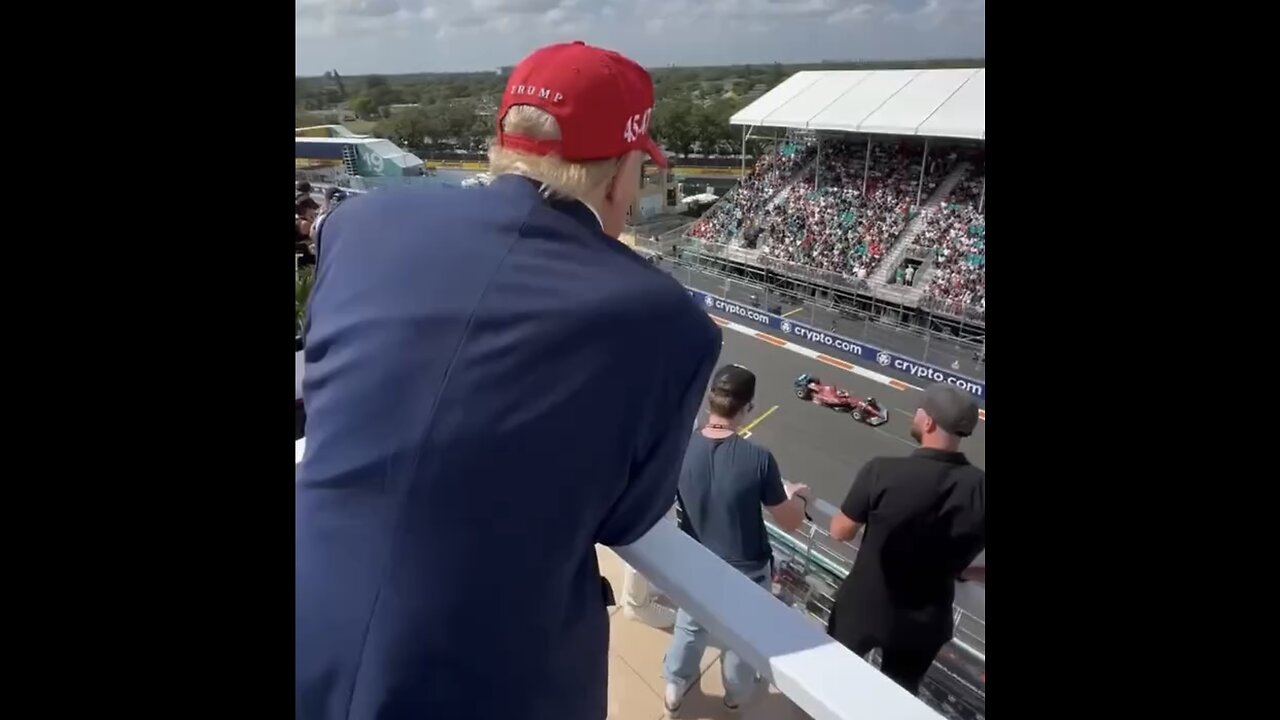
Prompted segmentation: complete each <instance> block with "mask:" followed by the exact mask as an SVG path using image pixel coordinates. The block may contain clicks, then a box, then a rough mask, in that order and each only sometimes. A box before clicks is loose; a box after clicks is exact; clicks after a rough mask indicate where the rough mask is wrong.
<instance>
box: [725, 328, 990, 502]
mask: <svg viewBox="0 0 1280 720" xmlns="http://www.w3.org/2000/svg"><path fill="white" fill-rule="evenodd" d="M711 317H712V319H713V320H715V321H716V324H718V325H720V328H721V331H722V333H723V335H724V345H723V347H721V348H720V359H719V361H718V362H717V367H719V366H720V365H723V364H725V363H737V364H738V365H742V366H743V367H745V368H747V369H749V370H751V371H752V372H754V373H755V374H756V398H755V411H754V412H753V413H752V415H751V417H749V418H747V422H746V424H744V426H743V429H742V431H741V432H740V434H741V435H743V436H744V437H747V438H748V439H750V440H751V441H752V442H756V443H759V444H761V445H763V446H764V447H766V448H768V449H769V450H770V451H772V452H773V456H774V457H775V458H777V460H778V465H779V467H780V468H781V470H782V476H783V477H784V478H786V479H787V480H790V481H791V482H799V483H804V484H806V485H808V486H809V489H810V491H811V492H812V496H813V497H817V498H821V499H823V500H825V501H827V502H829V503H831V504H832V505H834V506H836V507H839V506H840V503H841V502H842V501H843V500H844V497H845V494H846V493H848V491H849V486H850V485H851V484H852V483H853V478H854V476H855V475H857V472H858V469H859V468H861V467H862V465H863V463H865V462H866V461H867V460H869V459H870V458H873V457H876V456H878V455H889V456H903V455H908V454H910V453H911V452H912V451H913V450H914V449H915V448H916V447H918V446H917V444H916V442H915V441H914V440H912V439H911V432H910V428H911V418H912V416H913V415H915V409H916V406H917V404H918V403H919V401H920V395H921V393H920V390H919V389H917V388H915V387H912V386H910V385H907V384H905V383H903V382H901V381H899V380H896V379H891V378H888V377H886V376H884V375H881V374H880V373H876V372H874V371H871V370H867V369H864V368H862V367H859V366H855V365H853V364H852V363H848V362H844V361H842V360H839V359H837V358H828V357H826V356H823V359H821V360H819V359H818V358H817V356H818V355H819V354H820V353H818V352H816V351H814V350H810V349H808V348H805V347H802V346H799V345H796V344H794V343H789V342H787V341H785V340H783V339H782V338H779V337H776V336H773V335H769V334H768V333H764V332H761V331H759V330H756V329H755V328H751V327H748V326H745V325H740V324H738V323H735V322H733V321H731V320H729V319H727V318H724V317H720V316H717V315H715V314H712V315H711ZM803 373H809V375H811V376H816V377H817V378H819V379H820V380H822V382H823V383H827V384H833V385H836V386H837V387H841V388H843V389H845V390H847V391H849V393H850V394H852V395H856V396H860V397H864V398H865V397H867V396H871V397H874V398H876V400H877V401H879V402H880V403H881V405H882V406H884V407H887V408H889V422H887V423H885V424H884V425H881V426H880V427H878V428H873V427H870V426H868V425H864V424H862V423H859V422H856V421H854V420H853V419H852V418H851V417H849V414H848V413H840V412H836V411H834V410H831V409H830V408H825V407H822V406H821V405H817V404H814V403H812V402H806V401H804V400H801V399H799V398H797V397H796V393H795V386H794V385H793V383H794V382H795V379H796V378H797V377H799V376H800V375H801V374H803ZM705 417H706V405H705V403H704V405H703V415H702V419H705ZM982 418H983V419H982V420H980V421H979V422H978V428H977V430H975V431H974V433H973V435H972V436H970V437H968V438H965V439H964V441H963V442H962V443H961V446H960V447H961V450H962V451H963V452H964V454H965V455H966V456H968V458H969V461H970V462H972V463H973V464H974V465H976V466H978V467H980V468H982V469H984V470H985V469H986V464H987V449H986V432H987V427H986V426H987V423H986V412H985V411H983V412H982Z"/></svg>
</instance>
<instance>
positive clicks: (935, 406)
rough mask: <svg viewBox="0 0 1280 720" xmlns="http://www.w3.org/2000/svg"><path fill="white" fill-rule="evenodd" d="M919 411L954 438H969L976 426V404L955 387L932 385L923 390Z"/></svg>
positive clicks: (939, 384) (941, 384)
mask: <svg viewBox="0 0 1280 720" xmlns="http://www.w3.org/2000/svg"><path fill="white" fill-rule="evenodd" d="M920 409H922V410H924V412H925V414H926V415H928V416H929V417H931V418H933V421H934V422H936V423H938V427H940V428H942V429H943V430H946V431H947V432H948V433H950V434H952V435H955V436H956V437H969V436H970V435H972V434H973V430H974V428H976V427H977V426H978V403H976V402H974V400H973V396H972V395H970V394H969V393H967V392H965V391H964V390H961V389H960V388H958V387H956V386H955V385H948V384H947V383H934V384H933V385H930V386H929V387H927V388H925V389H924V397H923V398H921V400H920Z"/></svg>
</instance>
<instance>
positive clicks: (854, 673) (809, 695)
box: [294, 438, 939, 720]
mask: <svg viewBox="0 0 1280 720" xmlns="http://www.w3.org/2000/svg"><path fill="white" fill-rule="evenodd" d="M305 448H306V438H301V439H299V440H297V441H296V442H295V443H294V454H295V457H296V459H297V461H298V462H301V460H302V456H303V454H304V452H305ZM614 551H615V552H617V553H618V555H619V556H620V557H621V558H622V559H623V560H624V561H625V562H626V563H627V564H629V565H630V566H631V567H633V568H635V569H636V571H637V572H639V573H641V574H642V575H644V576H645V577H647V578H648V579H649V580H650V581H652V582H653V583H654V584H656V585H658V586H659V587H661V588H663V591H664V592H665V593H666V595H667V596H668V597H669V598H670V599H671V600H672V601H673V602H675V603H676V604H677V605H678V606H679V607H682V608H684V609H686V610H688V611H689V612H690V613H691V614H693V615H695V616H696V617H697V618H698V619H699V621H700V622H701V623H702V625H703V626H704V627H706V629H707V631H708V632H709V633H711V635H712V637H715V638H717V639H718V640H719V641H721V642H723V643H725V644H727V645H728V646H729V647H732V648H733V649H734V651H735V652H737V653H738V654H739V655H740V656H741V657H742V658H743V659H744V660H746V661H747V662H748V663H749V664H750V665H751V666H752V667H754V668H756V669H757V671H758V672H760V674H761V675H763V676H764V677H765V678H766V679H767V680H768V681H769V682H770V683H772V684H773V685H774V686H775V687H777V688H778V690H780V691H781V692H782V693H783V694H784V695H786V696H787V698H788V699H790V700H791V702H793V703H795V704H796V705H797V706H798V707H799V708H800V709H802V710H804V711H805V712H806V713H808V714H809V716H810V717H811V718H813V719H814V720H866V719H867V718H868V717H871V718H892V719H893V720H938V718H939V716H938V713H937V711H935V710H933V709H932V708H930V707H929V706H928V705H926V704H925V703H924V702H922V701H921V700H919V699H918V698H916V697H913V696H912V695H911V694H909V693H908V692H906V691H905V690H903V689H902V688H901V687H899V686H898V685H897V684H896V683H894V682H893V681H892V680H890V679H889V678H887V677H885V676H884V675H882V674H880V672H879V671H877V670H876V669H874V668H873V667H871V666H870V665H869V664H868V663H867V662H866V661H865V660H863V659H862V658H859V657H858V656H856V655H854V654H853V653H852V652H850V651H849V650H848V648H846V647H844V646H843V645H841V644H840V643H838V642H836V641H834V640H832V639H831V638H829V637H827V635H826V633H825V632H823V631H822V629H821V628H819V627H817V626H815V625H814V624H813V622H812V621H811V620H809V619H807V618H805V617H804V616H803V615H801V614H799V613H796V612H793V611H792V610H791V609H790V608H788V607H787V606H786V605H784V604H781V603H778V602H776V601H775V599H774V598H773V596H772V595H770V594H769V593H768V592H766V591H765V590H764V589H763V588H761V587H760V586H758V585H756V584H755V583H754V582H752V581H751V580H749V579H748V578H747V576H746V575H743V574H742V573H740V572H738V571H737V570H735V569H733V568H732V567H730V566H729V565H727V564H725V562H724V561H723V560H721V559H720V558H718V557H716V556H715V555H714V554H712V553H711V551H710V550H707V549H706V548H704V547H703V546H702V545H700V544H698V543H697V542H696V541H694V540H693V539H692V538H690V537H689V536H688V535H686V534H685V533H683V532H681V531H680V530H679V529H678V528H677V527H676V526H675V523H673V522H671V521H669V520H663V521H660V522H659V523H658V524H657V525H655V526H654V527H653V529H651V530H650V531H649V532H648V533H646V534H645V535H644V536H643V537H641V538H640V539H639V540H637V541H636V542H635V543H632V544H631V545H627V546H623V547H617V548H614ZM729 597H731V598H732V599H733V601H732V602H726V598H729Z"/></svg>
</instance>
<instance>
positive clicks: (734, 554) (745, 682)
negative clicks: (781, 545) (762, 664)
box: [663, 365, 808, 715]
mask: <svg viewBox="0 0 1280 720" xmlns="http://www.w3.org/2000/svg"><path fill="white" fill-rule="evenodd" d="M755 391H756V376H755V374H753V373H752V372H751V371H750V370H747V369H746V368H744V367H741V366H739V365H726V366H724V367H722V368H720V369H719V370H717V371H716V373H715V374H714V375H713V376H712V380H711V392H710V395H709V396H708V398H707V405H708V409H709V410H710V417H709V418H708V420H707V424H706V425H704V426H701V427H699V428H697V429H695V431H694V433H693V437H692V438H691V439H690V440H689V448H688V450H687V451H686V452H685V455H684V464H683V465H682V466H681V468H680V483H679V487H678V493H679V495H678V497H677V500H678V501H679V508H680V529H681V530H683V531H685V532H686V533H688V534H689V535H690V536H692V537H693V538H694V539H695V540H697V541H698V542H699V543H701V544H702V545H703V546H704V547H706V548H707V549H708V550H710V551H712V552H714V553H715V554H716V555H718V556H720V558H721V559H723V560H724V561H725V562H727V563H729V564H730V565H732V566H733V567H735V568H737V569H738V570H739V571H741V572H742V573H743V574H745V575H746V576H747V577H749V578H751V579H752V580H754V581H755V582H756V583H757V584H759V585H760V586H762V587H764V588H765V589H766V590H767V589H769V587H770V585H771V583H772V562H771V561H772V558H773V551H772V549H771V548H770V546H769V537H768V535H767V534H766V533H765V527H764V515H763V513H762V512H761V508H766V509H768V510H769V513H770V514H771V515H773V518H774V521H775V522H776V523H777V524H778V525H779V526H780V527H782V528H783V529H785V530H788V531H790V530H794V529H796V528H798V527H800V525H801V524H802V523H803V522H804V503H805V494H806V493H807V491H808V488H807V487H805V486H804V485H798V484H794V483H788V482H786V481H784V480H783V479H782V474H781V472H780V471H779V470H778V461H777V460H775V459H774V457H773V453H771V452H769V451H768V450H767V449H765V448H763V447H760V446H759V445H756V444H755V443H753V442H749V441H747V440H744V439H743V438H741V437H739V436H738V432H739V428H740V427H741V426H742V424H743V423H744V422H745V421H746V419H747V418H748V417H749V416H750V414H751V411H752V409H753V407H752V400H753V399H754V398H755ZM706 646H707V633H706V630H705V629H703V628H702V627H701V626H700V625H699V624H698V622H697V621H696V620H694V619H693V618H692V617H690V616H689V614H688V613H686V612H685V611H684V610H680V611H679V612H678V613H677V614H676V625H675V629H674V630H673V631H672V637H671V647H670V648H668V650H667V655H666V658H665V660H664V663H663V675H664V677H665V678H666V680H667V685H666V692H665V693H664V697H663V702H664V704H665V706H666V710H667V713H668V715H671V714H674V713H675V712H676V711H677V710H679V708H680V703H681V702H682V701H683V699H684V694H685V692H686V691H687V690H688V688H689V685H690V684H691V683H692V682H693V681H695V680H696V679H697V677H698V662H699V661H700V660H701V658H702V653H703V651H704V650H705V649H706ZM720 669H721V672H722V673H723V675H724V687H725V698H724V704H725V705H726V706H727V707H729V708H731V709H732V708H736V707H738V705H739V703H742V702H745V701H746V700H747V699H748V696H749V695H750V693H751V691H752V690H753V689H754V683H755V679H756V672H755V669H754V668H752V667H751V666H749V665H747V664H746V663H745V662H744V661H743V660H742V658H740V657H738V656H737V654H736V653H734V652H733V651H732V650H726V651H725V654H724V658H723V660H722V662H721V664H720Z"/></svg>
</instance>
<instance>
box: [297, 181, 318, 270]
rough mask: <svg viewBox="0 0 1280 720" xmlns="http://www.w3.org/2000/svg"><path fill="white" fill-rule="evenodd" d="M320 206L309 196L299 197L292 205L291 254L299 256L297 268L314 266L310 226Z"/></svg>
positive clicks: (314, 255)
mask: <svg viewBox="0 0 1280 720" xmlns="http://www.w3.org/2000/svg"><path fill="white" fill-rule="evenodd" d="M319 211H320V205H319V204H318V203H316V201H315V200H312V199H311V196H310V195H299V196H298V197H297V199H296V200H295V201H294V204H293V252H294V254H295V255H300V256H301V257H299V258H298V266H299V267H305V266H307V265H315V264H316V254H315V249H314V248H313V247H312V243H311V226H312V224H313V223H314V222H315V219H316V213H318V212H319Z"/></svg>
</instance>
